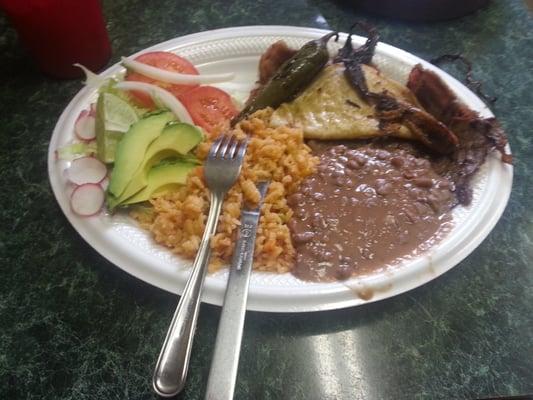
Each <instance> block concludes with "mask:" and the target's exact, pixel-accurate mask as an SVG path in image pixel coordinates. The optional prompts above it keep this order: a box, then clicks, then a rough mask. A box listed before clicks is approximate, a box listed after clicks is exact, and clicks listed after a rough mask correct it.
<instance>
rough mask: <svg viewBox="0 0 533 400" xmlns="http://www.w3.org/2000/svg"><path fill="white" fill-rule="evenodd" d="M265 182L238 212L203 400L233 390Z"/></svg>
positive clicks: (218, 399) (226, 397) (224, 398)
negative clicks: (252, 202)
mask: <svg viewBox="0 0 533 400" xmlns="http://www.w3.org/2000/svg"><path fill="white" fill-rule="evenodd" d="M268 184H269V182H259V183H258V184H257V189H258V190H259V193H260V195H261V200H260V202H259V204H258V205H257V207H254V208H252V209H247V208H245V209H244V210H243V211H242V212H241V226H240V229H239V238H238V240H237V243H236V244H235V249H234V252H233V258H232V262H231V267H230V272H229V278H228V284H227V286H226V294H225V296H224V304H223V307H222V312H221V315H220V322H219V324H218V332H217V338H216V342H215V351H214V354H213V360H212V361H211V369H210V371H209V378H208V380H207V391H206V395H205V398H206V400H230V399H232V398H233V393H234V391H235V380H236V378H237V369H238V366H239V355H240V350H241V341H242V331H243V326H244V317H245V314H246V302H247V299H248V286H249V282H250V275H251V272H252V264H253V258H254V246H255V236H256V232H257V225H258V223H259V216H260V213H261V206H262V204H263V199H264V197H265V194H266V191H267V189H268Z"/></svg>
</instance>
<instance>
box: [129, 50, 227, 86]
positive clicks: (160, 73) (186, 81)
mask: <svg viewBox="0 0 533 400" xmlns="http://www.w3.org/2000/svg"><path fill="white" fill-rule="evenodd" d="M122 64H123V65H124V66H125V67H126V68H128V69H131V70H132V71H135V72H138V73H139V74H142V75H144V76H146V77H148V78H152V79H155V80H157V81H160V82H166V83H174V84H179V85H195V84H196V85H198V84H206V83H218V82H226V81H231V80H232V79H234V78H235V74H234V73H231V72H230V73H225V74H203V75H193V74H182V73H180V72H174V71H168V70H166V69H162V68H158V67H154V66H152V65H149V64H145V63H144V62H140V61H136V60H133V59H131V58H126V57H122Z"/></svg>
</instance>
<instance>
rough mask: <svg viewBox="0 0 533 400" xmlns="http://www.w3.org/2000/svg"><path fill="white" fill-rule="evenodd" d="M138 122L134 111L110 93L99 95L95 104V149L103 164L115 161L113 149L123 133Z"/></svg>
mask: <svg viewBox="0 0 533 400" xmlns="http://www.w3.org/2000/svg"><path fill="white" fill-rule="evenodd" d="M138 120H139V116H138V115H137V113H136V112H135V109H134V108H133V107H132V106H130V105H129V104H128V103H127V102H126V101H124V100H122V99H121V98H120V97H118V96H115V95H114V94H111V93H100V95H99V96H98V102H97V103H96V148H97V152H96V154H97V155H98V158H99V159H100V161H102V162H104V163H112V162H113V161H114V160H115V149H116V147H117V143H118V142H119V141H120V139H121V138H122V136H123V135H124V132H126V131H127V130H128V129H129V128H130V126H131V125H132V124H134V123H135V122H137V121H138Z"/></svg>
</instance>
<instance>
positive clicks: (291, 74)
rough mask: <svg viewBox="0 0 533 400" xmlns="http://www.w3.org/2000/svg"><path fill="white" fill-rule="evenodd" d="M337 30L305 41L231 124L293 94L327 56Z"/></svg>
mask: <svg viewBox="0 0 533 400" xmlns="http://www.w3.org/2000/svg"><path fill="white" fill-rule="evenodd" d="M333 36H338V33H337V32H331V33H328V34H327V35H325V36H323V37H321V38H320V39H317V40H312V41H310V42H307V43H306V44H304V45H303V46H302V48H301V49H300V50H298V52H297V53H296V54H295V55H294V56H292V57H291V58H290V59H289V60H287V61H286V62H285V63H284V64H283V65H282V66H281V67H280V68H279V69H278V70H277V71H276V73H275V74H274V76H273V77H272V78H271V79H270V81H269V82H268V83H267V84H266V85H265V86H264V87H263V88H262V89H261V91H260V92H259V94H258V95H257V96H256V97H255V98H254V99H252V101H251V102H250V103H249V104H248V105H247V106H246V107H245V108H244V109H243V110H242V111H241V112H240V114H239V115H237V116H236V117H235V118H234V119H233V120H232V124H236V123H237V122H239V121H240V120H242V119H243V118H245V117H246V116H248V115H250V114H252V113H254V112H255V111H257V110H261V109H263V108H265V107H273V108H276V107H278V106H279V105H280V104H281V103H284V102H287V101H290V100H292V99H294V98H295V97H296V95H297V94H298V93H300V92H301V91H302V90H303V89H305V87H306V86H307V85H309V83H311V81H312V80H313V79H314V77H315V76H316V75H317V74H318V73H319V72H320V71H321V70H322V68H324V66H325V65H326V63H327V62H328V60H329V53H328V48H327V43H328V41H329V39H331V38H332V37H333Z"/></svg>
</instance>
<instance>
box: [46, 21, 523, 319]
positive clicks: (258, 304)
mask: <svg viewBox="0 0 533 400" xmlns="http://www.w3.org/2000/svg"><path fill="white" fill-rule="evenodd" d="M327 32H331V30H325V29H318V28H310V27H295V26H286V25H251V26H242V27H230V28H221V29H215V30H208V31H203V32H197V33H192V34H189V35H185V36H181V37H177V38H174V39H170V40H167V41H164V42H161V43H158V44H155V45H153V46H150V47H148V48H145V49H142V50H140V51H138V52H136V53H134V54H132V56H135V55H137V54H140V53H143V52H146V51H154V50H163V49H167V50H169V49H175V48H176V47H179V46H187V45H192V44H193V43H194V42H197V41H199V40H201V41H209V40H214V39H223V38H229V37H251V36H267V35H268V36H284V35H287V36H289V35H292V36H300V37H305V38H309V39H313V38H316V37H318V36H321V35H323V34H325V33H327ZM341 37H342V38H345V37H346V33H342V34H341ZM355 38H357V39H358V40H363V38H361V37H359V36H358V37H356V36H355V35H354V39H355ZM378 51H383V52H384V53H388V54H389V55H390V54H394V55H396V56H398V57H401V58H402V59H403V60H405V61H406V62H409V63H412V64H416V63H420V64H422V65H423V66H424V67H425V68H427V69H431V70H433V71H435V72H436V73H437V74H439V75H440V76H441V77H443V78H444V79H445V80H446V82H447V83H448V85H450V86H452V87H454V86H457V87H460V88H461V89H462V91H461V92H462V94H463V95H464V94H467V95H468V97H469V101H473V102H476V103H477V104H478V107H479V108H480V112H482V113H483V114H484V115H486V116H492V115H493V114H492V112H491V111H490V109H489V108H488V107H487V106H486V105H485V104H484V103H483V102H482V101H481V100H480V99H479V98H478V97H477V96H476V95H475V94H473V93H472V92H471V91H470V90H469V89H468V88H466V87H465V86H464V85H463V84H462V83H460V82H459V81H457V80H456V79H455V78H453V77H452V76H451V75H449V74H447V73H446V72H445V71H442V70H441V69H440V68H437V67H435V66H433V65H432V64H429V63H428V62H426V61H425V60H423V59H421V58H419V57H417V56H415V55H413V54H411V53H408V52H407V51H405V50H402V49H399V48H397V47H394V46H391V45H388V44H386V43H382V42H380V43H379V44H378ZM120 68H121V67H120V63H116V64H113V65H111V66H110V67H108V68H107V69H105V70H104V71H102V72H101V73H100V75H101V76H108V75H114V74H116V73H117V72H118V71H119V70H120ZM91 91H92V90H90V89H88V88H86V87H83V88H82V89H81V90H80V91H79V92H78V93H77V94H76V95H75V96H74V97H73V98H72V99H71V101H70V102H69V104H68V105H67V106H66V107H65V109H64V110H63V112H62V113H61V115H60V117H59V119H58V121H57V123H56V126H55V127H54V130H53V133H52V136H51V139H50V144H49V147H48V176H49V181H50V184H51V187H52V191H53V193H54V197H55V199H56V201H57V202H58V204H59V205H60V208H61V210H62V211H63V214H64V215H65V217H66V218H67V220H68V221H69V223H70V224H71V225H72V227H73V228H74V229H75V230H76V232H77V233H78V234H79V235H80V236H81V237H82V238H83V239H84V240H85V241H86V242H87V243H88V244H89V245H90V246H91V247H92V248H93V249H94V250H95V251H96V252H98V253H99V254H100V255H101V256H103V257H104V258H106V259H107V260H108V261H110V262H111V263H113V264H114V265H115V266H117V267H119V268H120V269H122V270H123V271H125V272H127V273H128V274H130V275H133V276H135V277H136V278H138V279H141V280H143V281H144V282H146V283H149V284H151V285H153V286H156V287H159V288H161V289H163V290H166V291H169V292H171V293H176V294H180V293H181V292H182V291H183V287H184V285H185V282H182V285H181V286H180V287H177V286H176V284H175V283H173V282H170V281H168V280H166V279H165V277H164V276H160V277H156V276H153V274H152V277H151V278H149V279H147V277H146V274H145V273H143V272H146V271H143V268H138V267H137V268H136V267H134V266H133V265H134V264H135V263H133V264H132V265H130V266H124V265H123V263H124V255H120V254H115V253H114V252H113V248H109V247H108V246H106V245H105V243H104V242H102V240H101V239H102V238H99V239H100V240H98V238H95V237H93V236H94V235H91V233H90V232H88V231H87V230H86V229H85V228H84V226H83V224H81V225H82V226H81V227H80V221H79V217H76V216H75V215H73V213H72V212H71V211H70V207H69V205H68V202H67V204H65V202H62V201H60V198H61V197H62V195H63V193H62V191H64V188H63V187H62V184H61V182H60V180H59V177H58V176H56V175H55V174H54V166H55V165H56V159H55V150H56V149H57V142H58V141H59V139H60V134H61V133H60V132H61V130H62V129H61V127H62V126H63V125H64V124H65V122H66V120H67V119H68V117H69V116H70V114H71V112H72V109H73V108H75V106H76V105H77V104H78V103H79V102H80V101H81V100H83V99H84V98H88V96H90V94H91ZM461 98H462V99H463V100H464V98H463V97H461ZM508 149H509V148H508ZM509 150H510V149H509ZM497 158H499V157H494V155H493V154H492V155H490V156H489V157H488V159H487V160H486V162H485V164H488V163H492V164H494V163H495V162H498V163H499V164H501V162H500V161H499V160H497ZM502 173H503V174H504V176H505V177H506V181H507V185H504V187H503V188H502V187H501V186H500V191H499V194H500V196H499V197H498V198H497V199H496V197H492V198H491V203H496V205H495V206H494V205H493V212H492V213H490V214H489V215H488V217H489V218H488V219H486V220H485V222H484V223H483V224H482V229H478V230H476V231H475V232H474V234H473V236H472V237H470V240H469V241H468V242H467V243H466V244H465V245H464V246H462V247H461V248H460V249H459V250H458V251H456V252H454V253H453V254H452V255H451V256H449V257H448V258H447V259H446V261H445V262H444V263H442V262H441V263H440V264H439V265H438V266H437V268H430V270H431V271H430V274H429V275H430V276H427V277H422V278H421V279H415V280H413V279H410V277H409V273H408V272H409V271H407V269H406V271H404V274H402V273H396V275H397V276H396V278H399V279H400V280H402V279H403V283H402V285H401V286H400V287H399V289H396V290H391V288H385V287H380V285H379V282H377V284H376V286H375V287H374V288H373V289H374V295H373V296H372V297H371V298H366V299H365V298H364V297H365V296H364V295H361V293H362V292H361V290H365V288H364V287H363V288H358V286H357V283H356V284H354V285H353V286H350V285H348V284H344V283H340V282H336V283H334V284H331V285H324V284H309V286H315V288H316V289H320V288H322V289H321V290H319V292H320V296H321V298H322V299H323V300H322V301H321V302H319V303H313V304H309V302H308V299H307V298H308V297H309V293H308V291H305V293H304V294H303V295H302V294H301V293H296V294H295V293H294V292H292V293H277V294H276V298H272V297H270V296H271V295H269V296H266V298H265V295H264V294H261V293H260V292H258V293H256V294H255V296H254V293H253V291H252V288H250V297H249V302H248V307H247V309H248V310H253V311H262V312H282V313H290V312H313V311H326V310H333V309H341V308H346V307H352V306H357V305H361V304H366V303H370V302H374V301H379V300H382V299H385V298H389V297H394V296H396V295H398V294H401V293H405V292H407V291H409V290H412V289H414V288H416V287H419V286H422V285H424V284H426V283H428V282H430V281H432V280H433V279H435V278H437V277H439V276H441V275H442V274H444V273H445V272H447V271H449V270H450V269H451V268H453V267H455V266H457V265H458V264H459V263H460V262H461V261H462V260H463V259H464V258H466V257H467V256H468V255H469V254H470V253H472V251H473V250H474V249H475V248H476V247H478V246H479V244H480V243H481V242H482V241H483V240H484V239H485V238H486V237H487V236H488V234H489V233H490V232H491V231H492V230H493V228H494V226H495V225H496V223H497V222H498V220H499V219H500V218H501V215H502V214H503V211H504V210H505V207H506V205H507V202H508V200H509V197H510V193H511V188H512V181H513V167H512V166H510V165H504V166H502ZM485 189H486V188H485ZM496 200H497V201H496ZM485 208H487V207H485ZM480 211H482V210H478V212H480ZM473 228H475V226H474V227H471V229H470V230H471V231H472V230H473ZM424 257H426V258H428V259H429V265H430V267H431V266H432V261H431V251H430V252H428V253H427V254H426V255H424V256H423V257H421V258H424ZM441 258H442V257H441ZM130 261H131V260H130ZM419 261H420V262H422V259H421V260H419ZM426 261H427V260H426ZM411 264H413V263H411ZM433 267H434V266H433ZM399 269H400V268H399ZM226 275H227V274H226ZM379 276H380V275H378V276H377V277H379ZM377 277H376V278H377ZM210 280H211V281H212V280H213V279H212V278H211V279H210V277H209V276H208V277H207V279H206V285H207V284H208V282H209V281H210ZM218 281H219V282H218V284H217V285H211V286H210V287H209V292H208V291H207V290H204V292H203V295H202V301H203V302H207V303H210V304H214V305H218V306H220V305H221V303H222V298H223V293H224V288H223V286H224V283H225V280H222V279H218ZM378 281H379V279H378ZM211 283H213V282H211ZM365 283H366V284H368V283H370V284H371V283H372V277H370V278H369V279H366V281H365ZM342 287H344V289H342ZM339 288H341V289H339ZM341 292H343V294H344V297H343V298H341V297H342V296H341ZM354 292H355V293H354ZM356 293H357V295H356ZM265 301H266V303H265Z"/></svg>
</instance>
